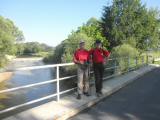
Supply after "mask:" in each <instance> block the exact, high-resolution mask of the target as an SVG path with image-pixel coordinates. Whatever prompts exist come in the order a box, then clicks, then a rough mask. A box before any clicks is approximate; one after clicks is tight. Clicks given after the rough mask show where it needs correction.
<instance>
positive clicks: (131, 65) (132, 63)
mask: <svg viewBox="0 0 160 120" xmlns="http://www.w3.org/2000/svg"><path fill="white" fill-rule="evenodd" d="M120 59H121V60H122V61H127V63H126V64H128V66H127V68H126V69H124V70H123V71H122V70H121V69H120V71H121V72H120V74H122V73H125V72H129V71H131V70H134V69H136V68H138V67H139V66H142V65H146V64H148V63H149V61H150V60H149V59H148V57H147V58H145V57H141V58H137V57H136V58H129V57H123V58H112V59H109V60H108V63H110V62H111V61H112V63H113V64H112V66H110V67H106V68H105V71H109V70H113V71H114V73H113V74H111V75H109V76H107V77H104V78H103V79H104V80H105V79H109V78H111V77H114V76H117V75H120V74H117V70H118V68H121V65H120V62H119V61H120ZM73 65H75V64H74V63H64V64H54V65H44V66H33V67H24V68H18V69H17V71H25V70H36V69H45V68H56V79H52V80H48V81H44V82H39V83H34V84H28V85H23V86H19V87H14V88H9V89H4V90H0V94H2V93H7V92H13V91H17V90H20V89H26V88H31V87H35V86H40V85H45V84H49V83H56V86H57V87H56V88H57V89H56V93H55V94H51V95H48V96H45V97H41V98H39V99H36V100H32V101H29V102H26V103H23V104H19V105H16V106H13V107H10V108H6V109H4V110H1V111H0V114H3V113H6V112H9V111H12V110H15V109H18V108H21V107H24V106H28V105H31V104H34V103H37V102H40V101H44V100H48V99H50V98H53V97H56V98H57V102H58V101H59V100H60V95H62V94H64V93H68V92H71V91H73V90H76V89H77V87H74V88H70V89H67V90H64V91H60V81H63V80H67V79H71V78H75V79H76V76H77V75H72V76H67V77H62V78H61V77H60V67H64V66H73ZM90 73H91V74H92V73H93V71H90Z"/></svg>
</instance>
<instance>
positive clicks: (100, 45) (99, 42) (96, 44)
mask: <svg viewBox="0 0 160 120" xmlns="http://www.w3.org/2000/svg"><path fill="white" fill-rule="evenodd" d="M95 47H96V48H101V47H102V43H101V41H100V40H96V41H95Z"/></svg>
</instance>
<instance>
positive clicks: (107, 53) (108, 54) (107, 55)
mask: <svg viewBox="0 0 160 120" xmlns="http://www.w3.org/2000/svg"><path fill="white" fill-rule="evenodd" d="M103 54H104V55H105V56H106V57H107V58H109V57H110V54H111V52H109V51H108V50H103Z"/></svg>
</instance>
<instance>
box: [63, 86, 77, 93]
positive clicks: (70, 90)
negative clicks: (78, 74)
mask: <svg viewBox="0 0 160 120" xmlns="http://www.w3.org/2000/svg"><path fill="white" fill-rule="evenodd" d="M75 89H77V87H74V88H71V89H68V90H65V91H63V92H60V95H62V94H64V93H67V92H70V91H73V90H75Z"/></svg>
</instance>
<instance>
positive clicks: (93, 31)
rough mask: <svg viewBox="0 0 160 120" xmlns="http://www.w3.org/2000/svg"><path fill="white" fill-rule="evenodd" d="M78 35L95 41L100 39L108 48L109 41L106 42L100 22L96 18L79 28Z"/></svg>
mask: <svg viewBox="0 0 160 120" xmlns="http://www.w3.org/2000/svg"><path fill="white" fill-rule="evenodd" d="M77 32H78V33H83V34H86V35H87V36H88V37H90V38H92V39H93V40H94V41H95V40H96V39H99V40H101V41H102V42H103V45H104V46H106V47H107V46H108V45H109V43H108V40H106V38H105V37H103V36H102V28H101V24H100V21H99V20H97V19H96V18H93V17H92V18H90V19H89V20H88V21H87V22H86V24H83V25H82V26H80V27H78V30H77Z"/></svg>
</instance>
